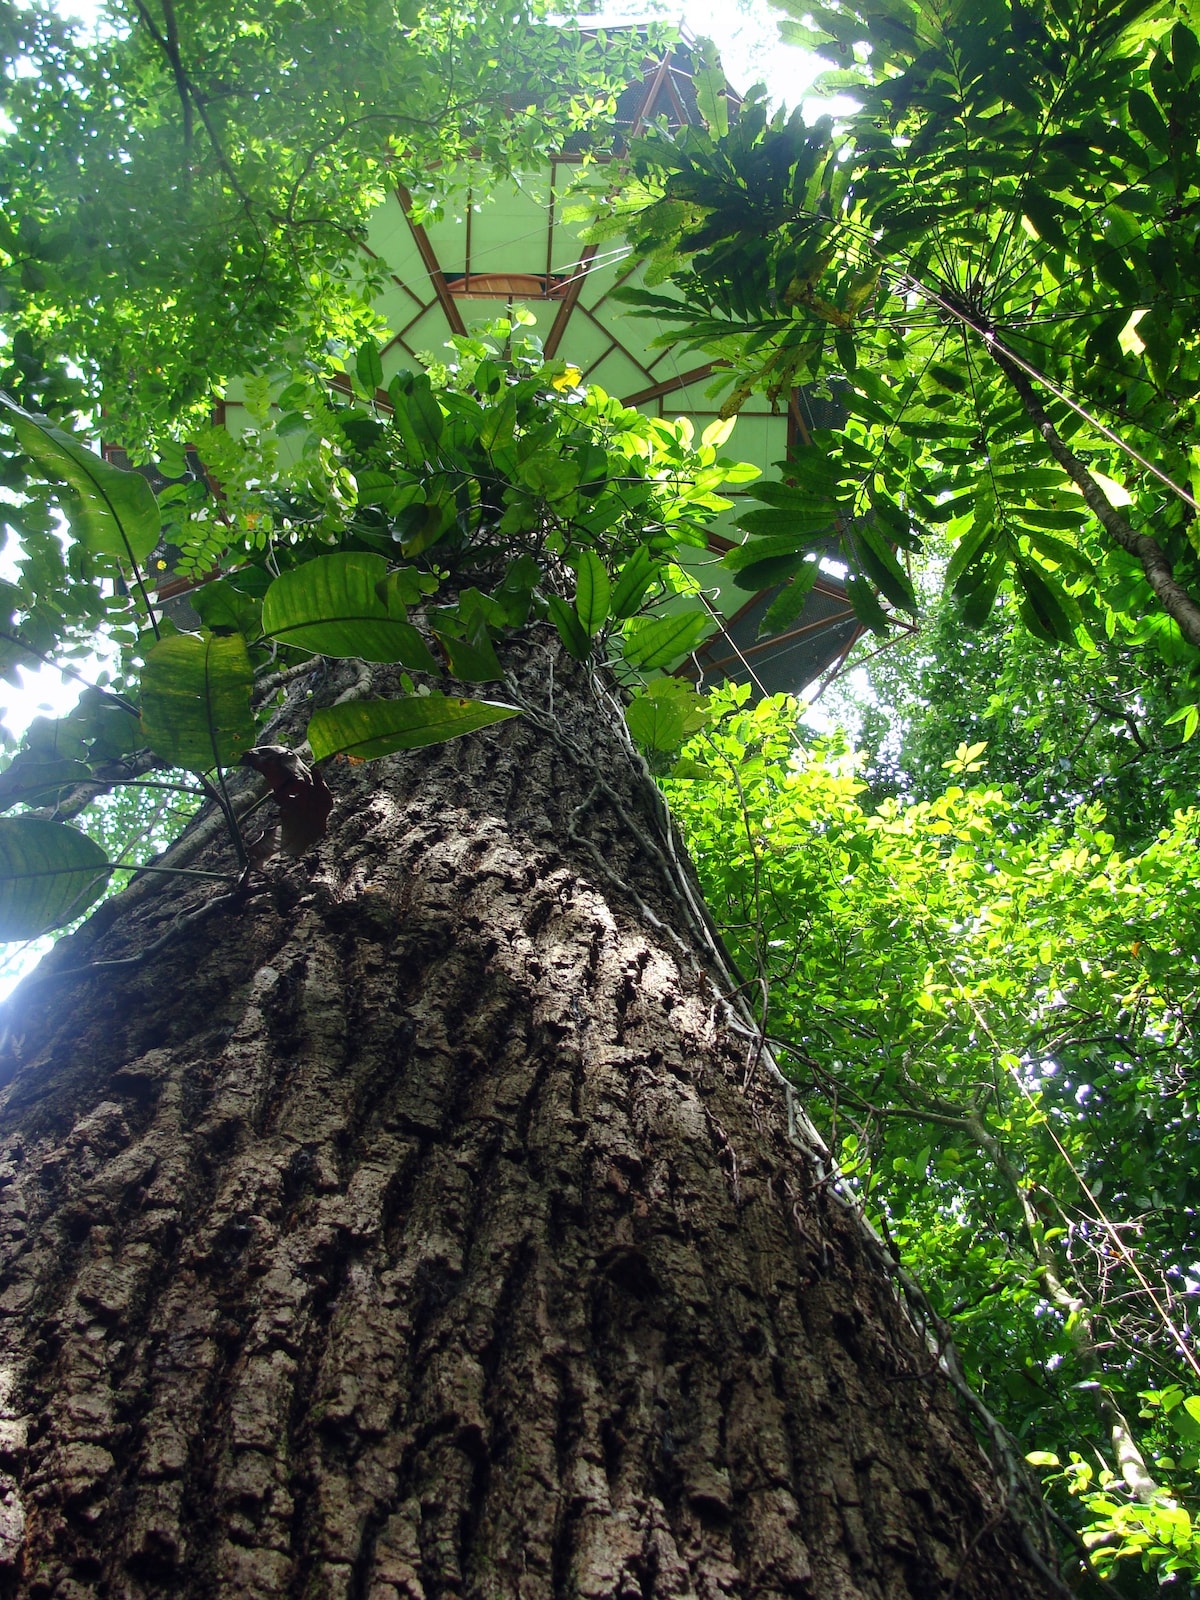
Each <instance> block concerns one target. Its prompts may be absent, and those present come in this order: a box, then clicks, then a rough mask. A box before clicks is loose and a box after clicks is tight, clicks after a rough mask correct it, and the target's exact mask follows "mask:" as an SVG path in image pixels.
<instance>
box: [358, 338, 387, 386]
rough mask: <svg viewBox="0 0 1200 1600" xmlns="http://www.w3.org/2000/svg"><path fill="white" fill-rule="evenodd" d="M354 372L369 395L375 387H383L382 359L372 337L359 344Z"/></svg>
mask: <svg viewBox="0 0 1200 1600" xmlns="http://www.w3.org/2000/svg"><path fill="white" fill-rule="evenodd" d="M354 373H355V376H356V377H357V379H358V381H359V383H360V384H361V385H362V386H363V388H364V389H365V390H366V391H367V393H368V394H369V395H374V393H375V391H376V389H381V388H382V387H383V361H382V359H381V358H380V353H379V346H378V345H377V344H376V342H375V340H374V339H369V338H368V339H365V340H364V341H363V343H362V344H361V345H360V346H359V348H358V355H357V357H356V358H355V362H354Z"/></svg>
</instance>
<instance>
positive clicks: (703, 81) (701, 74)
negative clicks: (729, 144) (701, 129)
mask: <svg viewBox="0 0 1200 1600" xmlns="http://www.w3.org/2000/svg"><path fill="white" fill-rule="evenodd" d="M692 82H693V83H694V84H695V88H696V105H697V107H698V109H699V111H700V115H701V117H702V118H703V120H704V126H705V127H706V128H707V129H708V131H709V132H710V133H714V134H716V136H717V137H718V138H719V139H723V138H724V137H725V136H726V134H727V133H728V132H729V102H728V101H727V100H726V98H725V74H724V73H723V72H722V71H721V69H720V67H719V66H717V65H716V64H715V63H708V64H706V65H704V66H702V67H700V68H698V69H697V71H696V73H695V74H694V76H693V79H692Z"/></svg>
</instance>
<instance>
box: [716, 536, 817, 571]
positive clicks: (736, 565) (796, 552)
mask: <svg viewBox="0 0 1200 1600" xmlns="http://www.w3.org/2000/svg"><path fill="white" fill-rule="evenodd" d="M809 543H810V540H809V539H807V538H806V537H805V536H804V535H799V536H794V535H792V534H790V533H785V534H776V535H774V536H773V537H771V538H770V539H747V540H746V542H745V544H739V545H736V546H735V547H734V548H733V549H732V550H727V551H726V552H725V554H724V556H723V557H722V558H721V565H722V566H723V567H727V568H728V570H729V571H730V572H742V571H744V570H745V569H746V568H747V567H750V566H757V565H758V563H759V562H761V561H770V560H773V559H774V558H775V557H776V556H803V555H804V554H805V546H806V545H807V544H809Z"/></svg>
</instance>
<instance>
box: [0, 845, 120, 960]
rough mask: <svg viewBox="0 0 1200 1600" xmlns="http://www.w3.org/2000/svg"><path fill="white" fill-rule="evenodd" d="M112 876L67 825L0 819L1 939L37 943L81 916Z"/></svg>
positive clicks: (94, 849) (95, 848) (100, 854)
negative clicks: (54, 930)
mask: <svg viewBox="0 0 1200 1600" xmlns="http://www.w3.org/2000/svg"><path fill="white" fill-rule="evenodd" d="M111 870H112V868H111V865H110V863H109V860H108V857H107V856H106V855H105V854H104V851H103V850H102V849H101V848H100V846H99V845H98V844H96V842H95V841H94V840H92V839H89V838H88V836H87V835H86V834H85V833H80V832H79V830H78V828H72V827H69V826H68V825H67V824H66V823H65V822H49V821H47V820H45V819H44V818H42V817H4V818H3V819H0V939H37V938H39V937H40V936H41V935H42V934H43V933H49V932H50V930H51V929H52V928H60V927H62V925H63V923H64V922H70V921H71V920H72V919H73V918H75V917H78V916H81V915H82V913H83V912H84V911H86V910H87V908H88V906H90V905H91V903H92V901H93V900H95V899H97V898H98V896H99V895H100V894H101V893H102V892H103V890H104V885H105V884H106V883H107V882H108V875H109V873H110V871H111Z"/></svg>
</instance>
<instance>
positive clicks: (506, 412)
mask: <svg viewBox="0 0 1200 1600" xmlns="http://www.w3.org/2000/svg"><path fill="white" fill-rule="evenodd" d="M516 426H517V397H516V395H515V394H514V393H513V391H512V389H511V388H509V389H506V390H505V392H504V394H503V395H502V396H501V398H500V399H499V400H494V401H492V403H491V404H490V405H489V406H488V407H487V408H486V409H485V411H484V417H483V427H482V428H481V429H480V430H479V442H480V444H481V445H482V446H483V448H484V449H485V450H495V449H496V448H497V447H498V446H500V445H506V444H508V443H509V442H510V441H511V439H512V436H513V432H514V431H515V429H516Z"/></svg>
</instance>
